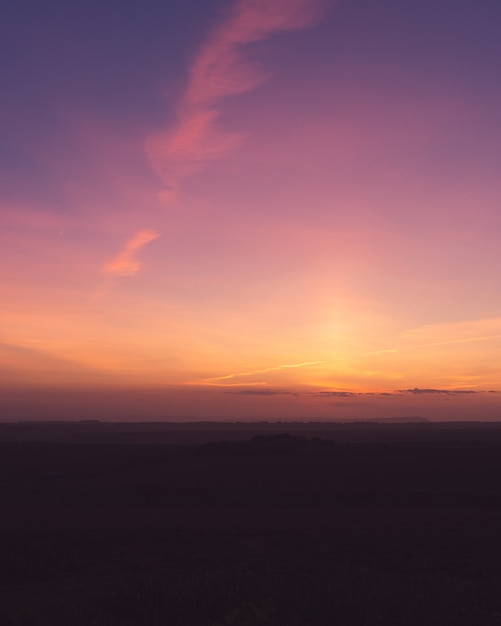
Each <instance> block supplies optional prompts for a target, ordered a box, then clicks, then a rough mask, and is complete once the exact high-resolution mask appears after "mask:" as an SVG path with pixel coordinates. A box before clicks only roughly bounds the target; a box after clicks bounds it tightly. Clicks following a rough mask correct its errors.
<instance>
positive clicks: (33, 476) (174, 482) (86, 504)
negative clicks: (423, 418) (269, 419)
mask: <svg viewBox="0 0 501 626" xmlns="http://www.w3.org/2000/svg"><path fill="white" fill-rule="evenodd" d="M222 441H224V442H226V443H218V442H222ZM0 503H1V507H2V512H1V517H0V557H1V558H0V585H1V588H0V589H1V591H0V625H1V626H9V625H11V626H12V625H15V626H18V625H23V626H32V625H33V626H35V625H37V626H38V625H40V626H41V625H47V626H48V625H50V626H59V625H64V626H66V625H74V626H84V625H85V626H112V625H113V626H115V625H116V626H129V625H130V626H160V625H162V626H216V625H217V626H223V625H234V626H243V625H247V626H253V625H257V624H262V625H264V624H268V625H272V624H273V625H277V626H295V625H298V626H299V625H301V626H324V625H325V626H334V625H339V626H349V625H352V624H353V625H373V624H374V625H376V624H381V625H384V626H389V625H395V626H396V625H398V626H411V625H412V626H414V625H426V626H428V625H429V626H435V625H436V626H446V625H449V624H450V625H451V626H452V625H455V626H458V625H463V624H464V625H468V626H477V625H479V626H482V625H491V624H492V625H500V626H501V429H500V428H499V426H496V425H464V426H461V427H459V426H458V427H454V426H447V427H444V426H440V427H439V426H434V425H429V424H415V425H412V424H409V425H405V426H404V425H396V424H395V425H385V426H377V425H364V426H357V427H354V426H339V425H338V426H336V427H327V426H325V425H312V424H308V425H302V426H299V425H286V424H281V425H273V426H271V425H268V426H267V425H264V424H256V425H253V426H245V427H244V426H234V427H231V426H225V427H224V428H223V427H222V426H217V425H211V426H210V427H206V426H201V425H198V427H195V426H192V427H189V428H187V427H185V428H184V430H183V428H182V427H180V426H179V427H174V426H171V427H167V426H159V425H157V426H154V425H142V426H141V425H128V426H126V425H117V426H109V425H106V424H103V425H100V424H89V423H88V424H73V425H64V424H62V425H57V424H45V425H42V426H38V425H34V424H33V425H0Z"/></svg>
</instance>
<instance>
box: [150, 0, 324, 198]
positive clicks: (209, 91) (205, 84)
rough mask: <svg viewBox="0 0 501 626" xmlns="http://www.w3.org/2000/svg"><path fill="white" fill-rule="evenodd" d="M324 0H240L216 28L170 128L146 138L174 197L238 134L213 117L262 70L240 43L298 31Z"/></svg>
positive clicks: (258, 77) (320, 9)
mask: <svg viewBox="0 0 501 626" xmlns="http://www.w3.org/2000/svg"><path fill="white" fill-rule="evenodd" d="M325 4H326V0H239V1H238V2H237V3H236V4H235V5H234V7H233V9H232V11H231V12H230V14H229V16H228V17H227V19H226V20H225V21H224V22H223V23H222V24H220V25H219V26H218V27H217V28H215V29H214V30H213V31H212V33H211V35H210V36H209V38H208V40H207V42H206V43H205V45H204V46H202V48H201V49H200V51H199V53H198V55H197V56H196V58H195V60H194V62H193V64H192V67H191V70H190V76H189V82H188V86H187V89H186V92H185V94H184V96H183V98H182V99H181V102H180V104H179V109H178V124H177V127H175V128H174V129H173V130H162V131H160V132H158V133H155V134H153V135H150V136H149V137H148V138H147V139H146V142H145V149H146V153H147V155H148V157H149V159H150V162H151V164H152V167H153V169H154V170H155V171H156V172H157V174H158V175H159V176H160V178H161V179H162V181H163V182H164V184H165V185H166V186H167V188H168V189H167V191H166V192H164V193H163V194H162V197H163V199H164V200H165V201H166V202H167V203H171V202H172V201H173V200H175V198H176V195H177V192H178V190H179V186H180V184H181V182H182V180H183V179H184V178H185V177H187V176H190V175H192V174H194V173H195V172H197V171H199V170H201V169H203V168H204V166H205V165H206V163H207V162H209V161H211V160H213V159H219V158H222V157H224V156H226V155H227V154H229V153H230V152H231V151H232V150H234V149H235V147H236V146H237V145H238V143H239V142H240V140H241V135H239V134H236V133H229V132H226V131H225V130H224V129H222V128H221V127H220V125H219V124H218V122H217V120H218V117H219V114H220V112H219V110H218V109H217V108H216V105H217V103H218V102H220V101H221V100H223V99H224V98H227V97H228V96H232V95H237V94H241V93H244V92H246V91H249V90H251V89H253V88H254V87H256V86H257V85H258V84H259V83H261V82H262V81H263V80H264V78H265V74H264V73H263V71H262V70H261V68H260V67H259V66H256V65H255V64H252V63H249V62H248V61H247V60H246V59H245V55H244V54H243V51H242V47H243V46H244V45H245V44H249V43H252V42H256V41H260V40H262V39H265V38H267V37H269V36H270V35H272V34H273V33H276V32H280V31H282V32H283V31H292V30H300V29H302V28H306V27H307V26H310V25H312V24H313V23H315V22H316V21H317V20H318V19H320V17H321V15H322V12H323V9H324V7H325Z"/></svg>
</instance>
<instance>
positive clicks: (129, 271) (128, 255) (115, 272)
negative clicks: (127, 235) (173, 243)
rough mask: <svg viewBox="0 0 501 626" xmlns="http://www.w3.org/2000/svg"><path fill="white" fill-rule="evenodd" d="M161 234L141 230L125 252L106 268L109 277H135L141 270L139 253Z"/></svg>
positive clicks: (125, 247) (128, 244) (131, 240)
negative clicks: (137, 256) (138, 258)
mask: <svg viewBox="0 0 501 626" xmlns="http://www.w3.org/2000/svg"><path fill="white" fill-rule="evenodd" d="M158 237H159V234H158V233H156V232H155V231H154V230H139V231H138V232H137V233H136V234H135V235H134V236H133V237H132V239H130V240H129V241H128V242H127V243H126V244H125V246H124V248H123V250H122V251H121V252H120V253H119V254H118V255H117V256H116V257H115V258H114V259H112V260H111V261H109V262H108V263H106V265H105V266H104V272H105V274H107V275H108V276H134V274H137V272H138V271H139V270H140V269H141V263H140V262H139V261H138V260H137V258H136V255H137V253H138V252H139V251H140V250H141V248H143V247H144V246H145V245H146V244H147V243H149V242H150V241H153V240H154V239H157V238H158Z"/></svg>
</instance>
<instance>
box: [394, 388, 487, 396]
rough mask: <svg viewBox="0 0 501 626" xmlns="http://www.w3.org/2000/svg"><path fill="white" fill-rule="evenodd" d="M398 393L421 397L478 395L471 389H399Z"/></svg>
mask: <svg viewBox="0 0 501 626" xmlns="http://www.w3.org/2000/svg"><path fill="white" fill-rule="evenodd" d="M398 392H399V393H411V394H414V395H423V394H441V395H458V394H472V393H479V392H478V391H474V390H473V389H420V388H419V387H414V389H399V390H398Z"/></svg>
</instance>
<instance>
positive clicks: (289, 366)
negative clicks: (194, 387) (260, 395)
mask: <svg viewBox="0 0 501 626" xmlns="http://www.w3.org/2000/svg"><path fill="white" fill-rule="evenodd" d="M320 363H323V361H306V362H305V363H285V364H284V365H277V366H276V367H267V368H266V369H262V370H252V371H250V372H235V373H233V374H227V375H226V376H216V377H214V378H207V379H206V380H205V381H203V382H204V383H205V384H209V385H210V384H215V383H216V384H218V383H219V382H220V381H225V380H233V379H235V378H240V377H242V376H255V375H257V374H268V373H269V372H279V371H281V370H288V369H296V368H298V367H311V366H312V365H319V364H320Z"/></svg>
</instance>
